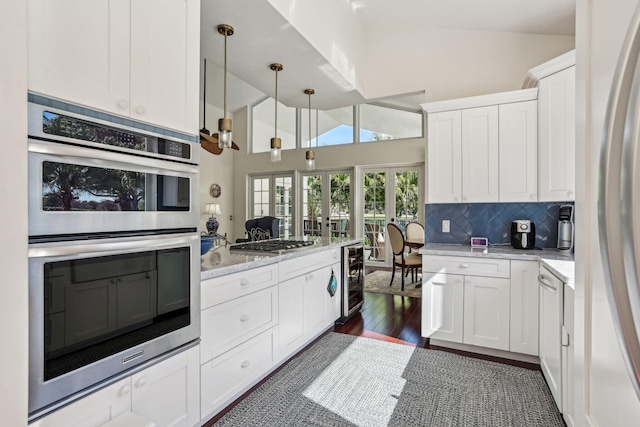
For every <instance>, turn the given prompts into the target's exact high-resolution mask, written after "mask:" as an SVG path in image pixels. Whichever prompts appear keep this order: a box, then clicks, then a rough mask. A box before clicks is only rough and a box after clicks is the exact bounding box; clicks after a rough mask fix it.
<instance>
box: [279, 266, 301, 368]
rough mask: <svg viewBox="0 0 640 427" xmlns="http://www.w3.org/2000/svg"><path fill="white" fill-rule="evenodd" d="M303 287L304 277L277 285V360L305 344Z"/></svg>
mask: <svg viewBox="0 0 640 427" xmlns="http://www.w3.org/2000/svg"><path fill="white" fill-rule="evenodd" d="M304 287H305V280H304V276H302V277H295V278H293V279H289V280H286V281H284V282H280V284H279V285H278V328H277V333H276V359H277V360H282V359H284V358H285V357H286V356H288V355H290V354H291V353H293V352H294V351H295V350H297V349H298V348H300V347H301V346H302V345H303V344H304V342H305V334H304V332H305V330H304Z"/></svg>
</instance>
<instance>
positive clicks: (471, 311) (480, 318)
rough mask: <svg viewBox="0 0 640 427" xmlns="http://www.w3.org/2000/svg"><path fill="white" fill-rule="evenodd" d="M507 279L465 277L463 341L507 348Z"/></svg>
mask: <svg viewBox="0 0 640 427" xmlns="http://www.w3.org/2000/svg"><path fill="white" fill-rule="evenodd" d="M509 287H510V283H509V279H501V278H495V277H473V276H467V277H465V278H464V333H463V339H462V342H463V343H464V344H471V345H477V346H481V347H490V348H497V349H499V350H509Z"/></svg>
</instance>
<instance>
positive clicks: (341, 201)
mask: <svg viewBox="0 0 640 427" xmlns="http://www.w3.org/2000/svg"><path fill="white" fill-rule="evenodd" d="M329 180H330V182H331V189H330V191H331V193H330V205H331V206H330V209H331V215H330V220H329V223H330V225H331V236H335V237H346V236H350V232H349V203H350V201H351V174H349V173H335V174H331V175H329Z"/></svg>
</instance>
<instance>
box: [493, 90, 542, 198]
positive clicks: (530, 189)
mask: <svg viewBox="0 0 640 427" xmlns="http://www.w3.org/2000/svg"><path fill="white" fill-rule="evenodd" d="M499 111H500V114H499V116H500V125H499V128H500V131H499V135H500V136H499V140H500V149H499V152H500V166H499V168H498V169H499V170H500V201H501V202H525V201H529V202H535V201H537V200H538V194H537V189H538V182H537V180H538V105H537V102H536V101H526V102H515V103H512V104H503V105H500V107H499Z"/></svg>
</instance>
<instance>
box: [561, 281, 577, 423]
mask: <svg viewBox="0 0 640 427" xmlns="http://www.w3.org/2000/svg"><path fill="white" fill-rule="evenodd" d="M573 300H574V291H573V289H572V288H571V287H569V286H568V285H564V313H563V319H564V321H563V323H564V324H563V326H562V415H563V416H564V421H565V423H567V427H573V426H574V425H575V409H574V403H573V388H574V384H575V381H574V378H573V357H574V353H575V344H574V342H573V341H574V336H575V335H574V331H575V328H574V320H573V314H574V302H573Z"/></svg>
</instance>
